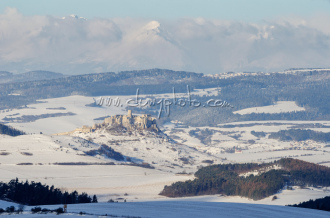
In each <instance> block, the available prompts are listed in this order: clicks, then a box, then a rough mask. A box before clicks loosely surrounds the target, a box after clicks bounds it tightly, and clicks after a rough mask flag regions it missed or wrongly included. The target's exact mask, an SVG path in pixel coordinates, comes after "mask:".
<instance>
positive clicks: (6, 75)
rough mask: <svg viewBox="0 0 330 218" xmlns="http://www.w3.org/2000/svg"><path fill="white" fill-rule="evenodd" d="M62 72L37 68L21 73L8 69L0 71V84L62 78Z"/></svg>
mask: <svg viewBox="0 0 330 218" xmlns="http://www.w3.org/2000/svg"><path fill="white" fill-rule="evenodd" d="M62 77H64V75H63V74H62V73H55V72H51V71H44V70H35V71H29V72H26V73H21V74H13V73H11V72H8V71H0V84H4V83H16V82H29V81H40V80H51V79H58V78H62Z"/></svg>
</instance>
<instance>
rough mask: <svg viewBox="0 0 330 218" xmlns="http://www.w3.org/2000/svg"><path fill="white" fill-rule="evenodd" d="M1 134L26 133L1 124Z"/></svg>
mask: <svg viewBox="0 0 330 218" xmlns="http://www.w3.org/2000/svg"><path fill="white" fill-rule="evenodd" d="M0 134H4V135H10V136H19V135H24V134H25V133H24V132H22V131H20V130H17V129H15V128H12V127H10V126H7V125H4V124H0Z"/></svg>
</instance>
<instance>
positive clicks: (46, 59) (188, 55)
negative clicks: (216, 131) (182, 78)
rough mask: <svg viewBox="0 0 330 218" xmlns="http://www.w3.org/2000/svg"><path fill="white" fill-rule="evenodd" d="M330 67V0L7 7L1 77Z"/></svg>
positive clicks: (2, 4) (0, 25)
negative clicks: (27, 73) (43, 72)
mask: <svg viewBox="0 0 330 218" xmlns="http://www.w3.org/2000/svg"><path fill="white" fill-rule="evenodd" d="M70 14H77V15H78V16H79V17H84V18H87V20H86V19H79V18H71V17H68V15H70ZM64 16H66V19H62V17H64ZM329 60H330V1H328V0H286V1H284V0H276V1H275V0H231V1H220V0H199V1H196V0H195V1H194V0H176V1H174V0H166V1H165V0H162V1H160V0H29V1H26V0H0V71H1V70H7V71H11V72H17V73H22V72H25V71H29V70H50V71H56V72H62V73H66V74H80V73H93V72H104V71H120V70H132V69H147V68H168V69H173V70H189V71H195V72H203V73H221V72H225V71H278V70H284V69H286V68H292V67H330V62H329Z"/></svg>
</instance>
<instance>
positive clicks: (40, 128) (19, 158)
mask: <svg viewBox="0 0 330 218" xmlns="http://www.w3.org/2000/svg"><path fill="white" fill-rule="evenodd" d="M213 90H214V91H215V92H214V93H212V91H213ZM216 93H217V89H210V90H206V91H205V90H202V89H200V90H195V91H194V94H195V95H205V94H210V96H212V95H215V94H216ZM182 95H184V94H182ZM178 96H180V94H178ZM108 97H110V98H113V99H114V98H116V97H118V96H108ZM134 97H135V96H134V95H132V96H120V99H121V102H126V100H127V99H130V98H134ZM140 97H141V98H142V99H145V98H147V97H148V96H146V95H141V96H140ZM170 97H171V93H165V94H161V95H157V98H165V99H166V98H167V99H169V98H170ZM95 100H96V99H95V98H93V97H85V96H69V97H62V98H53V99H40V100H38V102H39V103H37V104H31V105H27V106H26V107H23V108H20V109H10V110H2V111H1V113H0V119H2V120H4V121H5V120H6V119H5V118H8V117H10V118H12V120H11V121H10V122H9V123H6V124H7V125H10V126H13V127H15V128H16V129H19V130H22V131H24V132H26V133H27V135H22V136H16V137H11V136H6V135H1V141H0V146H1V150H0V152H1V153H0V155H1V165H0V171H1V175H2V176H1V180H2V181H3V182H9V181H10V180H11V179H13V178H19V180H23V181H24V180H29V181H38V182H41V183H43V184H47V185H54V186H55V187H59V188H61V189H63V190H68V191H73V190H77V191H78V192H87V193H89V194H96V195H97V196H98V200H99V202H108V201H109V200H110V199H112V200H114V201H118V202H119V203H112V204H110V203H98V204H97V205H90V206H89V205H70V206H68V213H67V214H66V216H76V215H77V213H79V212H81V211H83V212H85V213H87V215H86V216H90V217H93V216H98V215H104V214H109V215H110V214H111V215H116V216H134V217H135V216H139V217H155V216H157V217H162V216H164V217H173V216H180V217H191V216H192V215H193V216H202V215H203V214H205V207H207V208H208V210H207V211H208V212H207V216H208V217H213V216H214V217H217V216H219V214H221V215H223V216H229V214H231V216H233V217H236V216H237V217H239V216H241V212H240V211H245V210H246V211H249V212H247V213H246V216H251V217H252V216H253V217H255V214H254V213H255V212H256V211H258V216H259V217H267V216H268V215H269V213H268V210H272V211H273V214H271V215H270V216H271V217H273V216H278V215H277V214H281V213H286V214H287V215H288V216H290V217H298V216H299V217H309V216H311V214H312V215H313V216H314V217H318V216H319V217H323V216H324V217H325V216H327V213H326V212H321V211H317V212H315V211H310V210H308V209H298V208H289V207H283V206H285V205H288V204H297V203H299V202H303V201H308V200H309V199H317V198H322V197H324V196H328V195H329V192H330V191H329V190H328V188H326V187H322V188H315V187H305V188H301V187H298V186H295V187H293V189H292V190H286V189H284V190H282V191H280V192H279V193H277V194H276V196H277V199H276V200H275V201H274V200H272V197H267V198H265V199H262V200H258V201H254V200H251V199H248V198H244V197H238V196H222V195H212V196H200V197H188V198H175V199H171V198H166V197H164V196H160V195H159V193H160V192H161V191H162V189H163V188H164V186H165V185H170V184H172V183H173V182H177V181H185V180H188V179H193V178H194V176H193V174H194V172H196V170H197V169H199V168H200V167H203V166H208V165H210V164H226V163H245V162H255V163H263V162H271V161H274V160H276V159H279V158H282V157H293V158H298V159H301V160H305V161H309V162H312V163H318V164H322V165H325V166H330V161H329V159H330V147H329V144H328V143H326V142H317V141H313V140H307V141H301V142H297V141H288V142H282V141H279V140H276V139H269V138H268V137H266V136H268V135H269V134H270V133H272V132H278V131H280V130H288V129H290V128H293V127H295V126H304V125H308V126H310V125H312V126H315V128H311V129H314V130H316V131H321V132H324V133H329V132H330V121H286V120H272V121H247V122H233V123H225V124H219V125H218V126H215V127H191V126H188V127H186V126H183V127H181V126H182V125H180V122H177V121H171V122H168V123H164V124H163V125H162V126H161V132H162V134H165V135H158V133H151V132H148V131H142V132H141V131H133V132H132V133H130V134H128V133H126V132H116V134H114V133H111V132H108V131H106V130H105V129H98V130H95V131H93V132H88V133H84V132H79V131H74V130H75V129H77V128H81V127H82V126H84V125H85V126H93V125H94V124H95V123H96V124H100V123H102V122H103V120H102V119H98V118H100V117H108V116H113V115H125V114H127V108H126V107H116V106H111V107H109V106H102V107H90V106H89V104H91V103H93V102H95ZM298 110H300V111H302V110H304V108H302V107H298V106H297V105H296V104H295V103H294V102H291V101H287V102H285V101H281V102H277V104H275V105H271V106H264V107H255V108H247V109H244V110H240V111H236V112H234V113H240V114H246V113H252V112H254V113H256V112H257V113H282V112H290V111H298ZM58 112H61V113H70V114H71V115H69V116H58V114H57V113H58ZM43 114H56V115H54V117H46V118H43V116H42V115H43ZM24 116H35V117H38V119H35V120H33V121H31V122H29V121H24V120H23V121H22V120H20V119H18V118H19V117H24ZM320 127H321V128H320ZM205 131H207V132H208V135H207V136H206V137H201V134H202V133H203V132H205ZM251 131H255V132H259V131H262V132H264V133H265V136H255V135H253V134H252V133H251ZM164 136H166V137H165V138H164ZM100 145H107V146H110V147H112V148H113V149H115V151H117V152H120V153H121V154H123V155H124V157H125V159H126V160H127V159H128V158H129V159H131V160H133V162H134V163H136V164H141V165H143V164H144V163H147V164H148V165H150V166H152V167H148V168H144V167H140V166H132V165H131V164H130V163H131V162H127V161H119V160H115V159H111V158H109V157H107V156H106V155H102V154H97V155H87V153H88V152H90V151H93V150H96V149H99V148H100ZM254 173H255V172H251V173H247V174H246V176H248V175H249V174H254ZM124 201H125V202H126V203H124ZM1 204H2V205H3V206H0V207H3V208H5V207H7V205H11V203H8V202H4V201H2V202H1ZM250 204H253V205H254V206H253V207H251V206H250ZM270 205H279V206H270ZM45 207H46V206H45ZM48 207H49V208H55V207H56V206H48ZM158 207H159V208H158ZM28 208H30V207H26V208H25V211H26V212H23V214H22V215H12V216H13V217H15V216H26V217H30V216H31V217H34V216H36V217H38V216H42V214H39V215H36V214H33V215H32V214H30V212H28V211H29V209H28ZM150 208H153V209H150ZM155 208H158V209H155ZM167 208H171V210H170V211H171V212H168V209H167ZM192 208H193V209H192ZM159 211H162V212H159ZM166 211H167V212H166ZM233 211H235V212H233ZM244 213H245V212H244ZM309 213H310V214H309ZM160 214H161V215H160ZM179 214H180V215H179ZM249 214H250V215H249ZM47 216H48V215H47Z"/></svg>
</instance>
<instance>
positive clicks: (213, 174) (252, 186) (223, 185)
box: [160, 158, 330, 200]
mask: <svg viewBox="0 0 330 218" xmlns="http://www.w3.org/2000/svg"><path fill="white" fill-rule="evenodd" d="M274 166H277V168H278V169H275V168H274ZM267 169H268V170H267ZM254 170H259V171H260V174H259V175H253V174H252V173H251V174H250V175H248V176H246V177H244V176H239V174H241V173H247V172H251V171H254ZM195 177H196V179H194V180H188V181H185V182H175V183H173V184H172V185H170V186H165V187H164V189H163V191H162V192H161V193H160V195H164V196H167V197H184V196H197V195H208V194H224V195H228V196H235V195H238V196H242V197H248V198H251V199H253V200H259V199H263V198H265V197H268V196H271V195H273V194H276V193H277V192H278V191H279V190H281V189H282V188H283V187H284V186H285V185H289V186H293V185H300V186H329V185H330V168H328V167H326V166H321V165H317V164H313V163H309V162H305V161H301V160H297V159H292V158H283V159H280V160H278V161H274V162H272V163H263V164H256V163H245V164H219V165H211V166H207V167H203V168H201V169H199V170H198V171H197V172H196V173H195Z"/></svg>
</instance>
